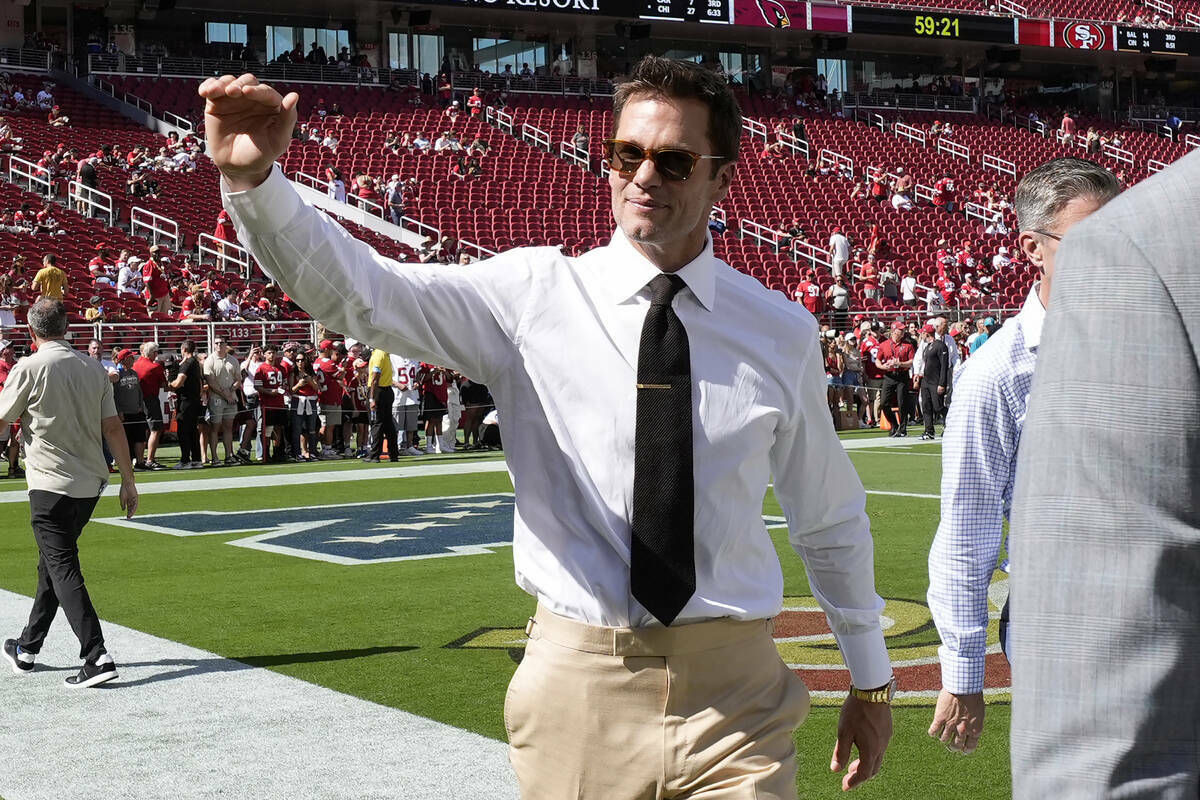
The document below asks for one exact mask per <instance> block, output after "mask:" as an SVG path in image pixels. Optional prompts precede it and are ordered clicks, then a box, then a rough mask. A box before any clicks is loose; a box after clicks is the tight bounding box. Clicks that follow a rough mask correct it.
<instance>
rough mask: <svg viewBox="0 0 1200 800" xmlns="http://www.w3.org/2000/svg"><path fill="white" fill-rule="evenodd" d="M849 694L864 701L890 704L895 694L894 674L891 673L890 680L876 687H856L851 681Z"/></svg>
mask: <svg viewBox="0 0 1200 800" xmlns="http://www.w3.org/2000/svg"><path fill="white" fill-rule="evenodd" d="M850 696H851V697H857V698H858V699H859V700H862V701H863V702H864V703H887V704H888V705H891V702H892V698H893V697H895V696H896V676H895V675H893V676H892V678H891V680H889V681H888V682H887V683H885V684H884V685H883V686H880V687H879V688H878V689H858V688H856V687H855V686H854V684H853V683H852V684H850Z"/></svg>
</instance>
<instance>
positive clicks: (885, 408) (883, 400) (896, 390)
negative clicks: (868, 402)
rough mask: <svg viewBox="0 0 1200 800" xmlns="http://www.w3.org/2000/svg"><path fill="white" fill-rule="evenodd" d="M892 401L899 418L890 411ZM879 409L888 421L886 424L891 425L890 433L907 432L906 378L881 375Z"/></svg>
mask: <svg viewBox="0 0 1200 800" xmlns="http://www.w3.org/2000/svg"><path fill="white" fill-rule="evenodd" d="M893 403H895V405H896V408H897V410H898V411H899V412H900V413H899V419H897V415H896V413H895V412H893V411H892V404H893ZM879 410H880V413H882V414H883V418H884V419H886V420H887V421H888V425H890V426H892V433H891V435H895V434H897V433H907V432H908V381H907V380H896V379H895V378H892V377H890V376H888V375H884V376H883V394H882V395H881V396H880V404H879Z"/></svg>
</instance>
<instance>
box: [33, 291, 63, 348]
mask: <svg viewBox="0 0 1200 800" xmlns="http://www.w3.org/2000/svg"><path fill="white" fill-rule="evenodd" d="M28 320H29V327H30V328H32V329H33V334H34V335H35V336H37V337H38V338H39V339H61V338H62V337H64V336H66V335H67V307H66V306H64V305H63V304H62V302H61V301H59V300H51V299H50V298H48V297H43V298H42V299H41V300H38V301H37V302H36V303H34V304H33V305H32V306H30V307H29V316H28Z"/></svg>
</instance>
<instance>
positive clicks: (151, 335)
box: [4, 320, 318, 358]
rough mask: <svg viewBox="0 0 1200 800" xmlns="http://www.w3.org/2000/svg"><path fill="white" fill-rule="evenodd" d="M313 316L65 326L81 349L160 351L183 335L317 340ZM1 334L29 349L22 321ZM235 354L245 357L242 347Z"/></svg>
mask: <svg viewBox="0 0 1200 800" xmlns="http://www.w3.org/2000/svg"><path fill="white" fill-rule="evenodd" d="M317 325H318V323H317V322H316V321H314V320H279V321H274V322H272V321H266V320H264V321H246V322H96V323H75V324H71V325H68V326H67V338H68V340H69V341H70V342H72V343H73V344H74V346H75V347H77V348H78V349H80V350H82V349H84V347H86V345H87V342H88V341H89V340H91V339H99V340H100V341H101V342H102V343H104V345H105V346H108V347H130V348H137V347H138V346H139V345H141V343H142V342H155V343H156V344H158V346H159V349H160V350H162V351H164V352H177V351H178V350H179V345H180V344H182V343H183V340H184V339H191V340H192V341H194V342H196V343H197V345H198V346H201V345H203V346H204V347H206V348H207V350H208V352H212V348H213V341H214V340H215V339H216V338H218V337H220V338H224V339H226V340H227V341H229V342H230V343H231V344H234V345H241V346H243V347H247V348H248V347H249V346H250V345H254V344H258V345H264V346H265V345H267V344H276V345H279V344H283V343H285V342H293V341H294V342H303V343H310V342H316V341H317ZM4 335H5V337H7V338H8V339H10V340H11V341H12V342H13V344H15V345H17V346H18V347H24V348H25V350H26V352H28V350H29V345H30V339H29V330H28V328H27V327H26V326H24V325H18V326H16V327H13V328H6V329H5V331H4ZM238 355H239V356H241V357H243V358H244V357H245V355H246V353H245V351H244V350H239V352H238Z"/></svg>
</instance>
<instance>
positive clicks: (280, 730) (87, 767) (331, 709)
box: [0, 564, 517, 800]
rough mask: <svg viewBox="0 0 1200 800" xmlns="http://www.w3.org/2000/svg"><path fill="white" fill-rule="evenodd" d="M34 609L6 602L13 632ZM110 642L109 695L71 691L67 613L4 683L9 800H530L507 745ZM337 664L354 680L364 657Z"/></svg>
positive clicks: (300, 684) (109, 632) (1, 781)
mask: <svg viewBox="0 0 1200 800" xmlns="http://www.w3.org/2000/svg"><path fill="white" fill-rule="evenodd" d="M30 568H31V569H32V564H31V565H30ZM31 602H32V601H31V600H30V598H28V597H24V596H22V595H18V594H13V593H11V592H6V591H3V590H0V630H3V631H8V632H12V631H19V630H20V629H21V626H22V625H23V624H24V623H25V617H26V615H27V614H28V613H29V607H30V604H31ZM104 633H105V640H106V644H107V646H108V647H109V649H110V651H111V652H112V654H113V657H114V658H115V659H116V662H117V668H118V671H119V672H120V678H118V679H117V680H116V681H113V682H112V683H110V684H107V685H106V686H105V687H103V688H99V689H82V690H77V691H74V692H72V691H69V690H67V689H65V688H64V687H63V685H62V681H63V679H64V678H65V677H66V676H68V675H70V674H72V673H73V672H74V671H75V670H77V669H78V667H79V662H78V661H77V660H76V658H75V657H76V656H77V655H78V653H79V644H78V643H77V642H76V641H75V638H74V636H73V635H72V634H71V629H70V627H69V626H68V625H67V621H66V619H65V618H63V617H62V616H61V615H60V617H59V619H58V620H56V622H55V624H54V627H53V628H52V629H51V631H50V636H49V638H48V639H47V641H46V645H45V647H44V648H43V649H42V655H41V657H39V659H38V661H39V664H38V667H37V669H35V671H34V672H33V673H32V674H30V675H26V676H22V677H18V676H15V675H13V674H12V673H11V671H10V670H9V669H8V668H7V667H8V665H7V664H5V665H4V667H5V669H4V670H3V671H0V693H2V694H3V697H4V725H0V795H2V796H3V797H5V798H7V800H61V799H62V798H66V797H119V798H128V799H129V800H161V799H162V798H168V797H169V798H172V800H201V798H203V799H204V800H207V799H208V798H214V799H215V798H237V797H253V798H258V799H259V800H294V798H298V797H302V798H305V800H309V798H316V800H342V798H346V797H348V796H353V797H355V798H363V800H366V799H367V798H370V799H371V800H385V799H386V798H396V797H404V798H405V800H446V798H455V797H471V798H484V797H486V798H489V800H491V798H496V799H497V800H516V798H517V789H516V780H515V778H514V777H513V774H512V769H511V767H510V766H509V763H508V758H507V750H508V748H507V745H506V744H505V743H504V742H499V741H496V740H494V739H489V738H487V737H485V736H481V735H479V734H476V733H471V732H469V731H464V730H460V729H458V728H454V727H452V726H450V725H446V724H444V723H440V722H435V721H433V720H429V719H425V718H423V717H418V716H416V715H414V714H410V713H407V712H405V711H400V710H398V709H394V708H389V707H387V706H382V705H379V704H377V703H372V702H369V701H367V700H362V699H359V698H357V697H352V696H350V695H347V694H342V693H341V692H336V691H334V690H332V689H327V688H324V687H321V686H317V685H315V684H312V683H307V682H305V681H302V680H298V679H296V678H291V677H288V676H286V675H282V674H280V673H278V672H273V671H271V670H268V669H263V668H260V667H253V666H250V665H249V664H245V663H242V662H240V661H233V660H230V659H227V658H223V657H221V656H219V655H217V654H215V653H210V652H207V651H204V650H199V649H197V648H194V647H188V646H187V645H183V644H179V643H177V642H172V641H169V640H167V639H161V638H159V637H157V636H151V635H149V634H146V633H142V632H140V631H136V630H132V629H130V628H126V627H123V626H120V625H114V624H112V623H109V622H105V623H104ZM401 644H402V643H401ZM381 649H382V650H383V651H385V652H387V651H388V648H381ZM391 650H392V651H394V652H399V651H402V650H403V648H400V647H395V648H391ZM313 655H314V654H311V653H301V654H297V661H300V660H311V658H312V656H313ZM328 656H329V658H330V659H331V660H333V659H344V660H346V661H347V667H348V668H351V669H352V668H353V659H354V658H356V657H359V656H355V655H354V654H353V653H351V654H349V655H348V654H347V653H346V652H331V653H329V654H328ZM361 657H378V656H377V655H375V654H373V653H371V652H366V651H364V653H363V655H362V656H361ZM272 658H277V659H279V660H280V663H287V662H286V654H272Z"/></svg>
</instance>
